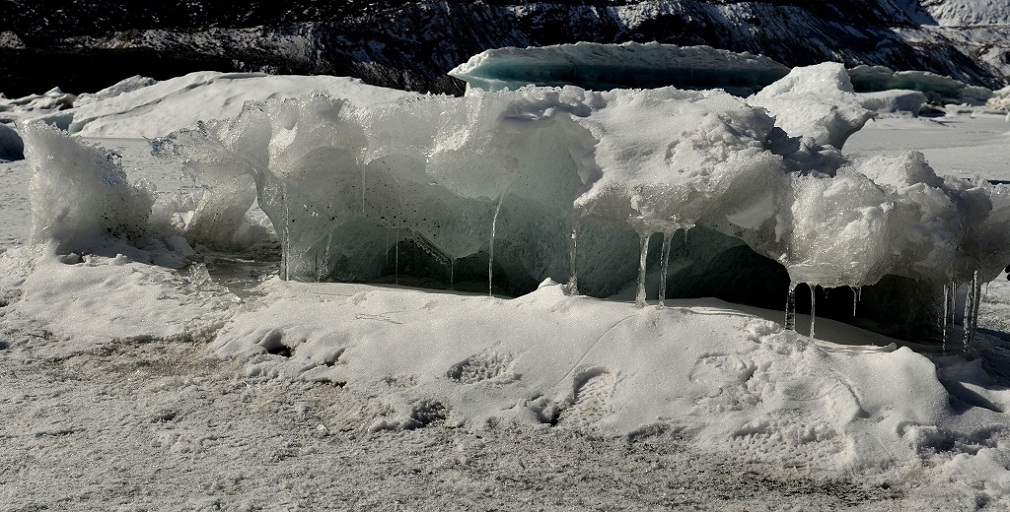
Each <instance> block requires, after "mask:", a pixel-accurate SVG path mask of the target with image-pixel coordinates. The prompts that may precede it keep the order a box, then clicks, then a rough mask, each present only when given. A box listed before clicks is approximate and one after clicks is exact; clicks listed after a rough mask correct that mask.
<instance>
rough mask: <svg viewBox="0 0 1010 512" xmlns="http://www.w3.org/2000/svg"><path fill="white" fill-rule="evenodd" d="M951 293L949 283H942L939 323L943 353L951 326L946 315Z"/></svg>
mask: <svg viewBox="0 0 1010 512" xmlns="http://www.w3.org/2000/svg"><path fill="white" fill-rule="evenodd" d="M953 293H954V292H953V290H951V287H950V285H947V284H944V285H943V321H942V323H941V325H942V326H943V334H942V336H943V342H942V343H943V345H942V350H943V353H945V354H946V353H947V338H948V337H950V328H951V327H952V326H951V325H950V324H949V323H948V322H947V317H948V315H949V314H950V297H951V295H953Z"/></svg>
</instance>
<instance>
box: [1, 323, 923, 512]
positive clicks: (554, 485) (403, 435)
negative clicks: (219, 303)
mask: <svg viewBox="0 0 1010 512" xmlns="http://www.w3.org/2000/svg"><path fill="white" fill-rule="evenodd" d="M17 343H18V344H20V343H25V344H27V343H31V342H30V341H25V342H17ZM21 348H24V347H14V346H12V344H6V345H5V346H4V349H5V350H3V351H0V378H2V384H0V446H2V449H0V509H2V510H7V511H15V510H16V511H36V510H124V511H125V510H130V511H134V510H720V511H722V510H730V511H760V510H896V509H903V508H907V509H912V508H915V509H921V508H922V507H921V505H923V503H922V502H921V501H917V500H909V499H906V496H905V493H904V492H903V491H901V490H899V489H891V488H888V487H886V486H884V487H880V486H871V485H870V484H861V483H853V482H814V481H812V480H810V479H808V478H805V477H804V476H803V475H802V474H800V473H799V472H798V471H797V470H796V469H790V470H785V469H782V468H773V467H762V466H761V465H760V464H758V463H749V462H747V461H739V460H732V458H727V457H725V456H724V455H719V454H713V453H698V452H697V451H695V450H694V449H692V447H691V445H690V442H689V441H686V440H684V439H683V438H681V437H680V436H679V435H678V434H677V433H674V432H645V433H642V434H641V435H636V436H632V437H624V436H621V437H613V436H607V435H603V434H601V433H600V432H593V431H580V430H575V429H571V428H562V427H558V428H550V427H544V428H533V427H521V426H516V425H512V424H508V425H506V424H501V425H486V426H482V427H481V428H471V427H463V428H459V427H457V428H453V427H451V426H447V425H446V424H445V423H444V422H443V421H435V422H432V423H429V424H427V425H426V426H424V427H422V428H418V429H414V430H402V431H378V432H367V431H366V430H365V429H364V428H363V427H362V422H361V421H360V419H361V418H360V416H361V414H362V411H366V410H368V409H369V408H373V407H378V406H379V405H378V403H379V400H378V397H376V396H362V395H361V394H360V393H354V392H351V391H348V390H346V389H343V388H341V387H338V386H334V385H331V384H320V383H304V382H297V383H294V382H290V381H285V380H282V379H273V380H262V379H257V378H248V377H244V376H243V375H244V372H243V369H242V367H241V365H238V364H236V363H233V362H228V361H221V360H213V359H207V358H205V357H203V356H202V354H201V348H200V347H199V346H195V345H192V344H183V343H164V342H152V343H148V344H132V345H122V346H117V347H115V348H113V349H109V350H105V351H103V352H101V353H91V354H81V355H77V356H74V357H71V358H69V359H65V360H57V361H53V360H38V359H27V358H21V357H16V356H15V354H17V353H21V350H14V349H21ZM4 352H6V354H7V355H8V356H9V357H4Z"/></svg>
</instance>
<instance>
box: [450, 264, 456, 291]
mask: <svg viewBox="0 0 1010 512" xmlns="http://www.w3.org/2000/svg"><path fill="white" fill-rule="evenodd" d="M455 279H456V258H449V289H450V290H452V289H453V286H454V282H455Z"/></svg>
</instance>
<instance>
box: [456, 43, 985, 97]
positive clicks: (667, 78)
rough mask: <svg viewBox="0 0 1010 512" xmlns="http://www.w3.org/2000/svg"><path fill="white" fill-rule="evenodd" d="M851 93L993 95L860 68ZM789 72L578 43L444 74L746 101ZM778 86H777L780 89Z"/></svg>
mask: <svg viewBox="0 0 1010 512" xmlns="http://www.w3.org/2000/svg"><path fill="white" fill-rule="evenodd" d="M841 69H842V71H841V72H844V73H847V74H848V75H849V79H848V80H849V82H851V90H850V92H859V93H870V92H880V91H888V90H909V91H919V92H921V93H923V94H924V95H925V96H926V97H927V99H928V100H931V101H938V102H947V103H950V102H955V103H961V102H967V103H973V104H982V103H984V102H985V101H986V100H987V99H988V98H989V96H991V94H992V91H990V90H989V89H986V88H985V87H978V86H968V85H966V84H965V83H964V82H961V81H959V80H956V79H954V78H950V77H947V76H942V75H937V74H935V73H929V72H926V71H894V70H892V69H890V68H888V67H885V66H867V65H859V66H855V67H853V68H852V69H848V70H846V69H845V68H844V67H843V68H841ZM789 72H790V68H789V67H787V66H784V65H782V64H780V63H778V62H776V61H774V60H772V59H770V58H768V57H765V56H764V55H755V54H752V53H749V52H739V53H738V52H732V51H729V50H722V49H716V48H712V47H710V46H706V45H698V46H678V45H675V44H661V43H656V42H651V43H644V44H643V43H635V42H628V43H624V44H601V43H590V42H579V43H574V44H558V45H548V46H531V47H527V48H515V47H506V48H496V49H491V50H485V51H484V52H481V53H479V54H477V55H474V56H472V57H471V58H470V59H469V60H468V61H467V62H465V63H463V64H460V65H459V66H456V67H455V68H454V69H452V70H451V71H449V75H451V76H453V77H455V78H458V79H460V80H463V81H464V82H466V84H467V88H477V89H484V90H488V91H497V90H501V89H513V90H514V89H518V88H520V87H523V86H525V85H540V86H555V87H560V86H564V85H575V86H579V87H584V88H586V89H594V90H608V89H616V88H624V89H627V88H656V87H664V86H673V87H678V88H681V89H722V90H726V91H729V92H731V93H732V94H735V95H738V96H750V95H753V94H755V93H758V92H759V91H761V90H762V89H764V88H765V87H767V86H769V85H771V84H773V83H776V82H777V81H778V80H780V79H781V78H783V77H785V76H786V75H787V74H789ZM778 85H779V86H782V84H778Z"/></svg>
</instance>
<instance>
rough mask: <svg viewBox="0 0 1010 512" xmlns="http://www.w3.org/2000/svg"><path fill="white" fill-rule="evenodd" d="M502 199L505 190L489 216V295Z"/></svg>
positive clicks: (489, 294) (488, 292) (489, 293)
mask: <svg viewBox="0 0 1010 512" xmlns="http://www.w3.org/2000/svg"><path fill="white" fill-rule="evenodd" d="M504 200H505V192H504V191H503V192H502V194H501V196H499V197H498V206H496V207H495V209H494V217H491V245H490V247H489V251H488V252H489V254H488V259H487V294H488V296H489V297H490V296H491V295H492V293H491V276H492V274H493V273H494V236H495V232H496V231H497V230H498V213H499V212H501V204H502V201H504Z"/></svg>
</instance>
